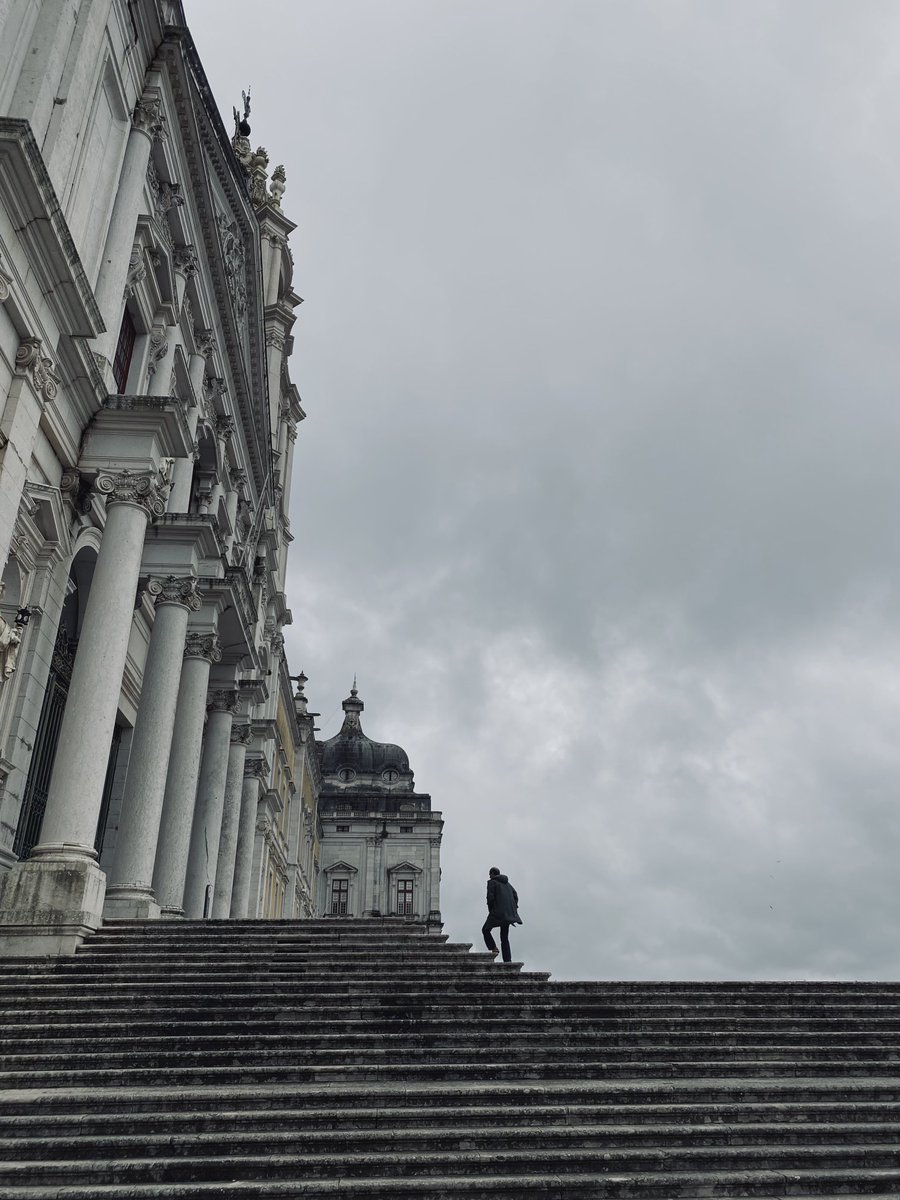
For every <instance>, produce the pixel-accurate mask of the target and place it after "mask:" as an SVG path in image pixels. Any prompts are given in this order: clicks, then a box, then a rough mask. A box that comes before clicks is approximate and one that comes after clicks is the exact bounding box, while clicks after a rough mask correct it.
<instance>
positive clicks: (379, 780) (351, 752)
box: [321, 680, 413, 791]
mask: <svg viewBox="0 0 900 1200" xmlns="http://www.w3.org/2000/svg"><path fill="white" fill-rule="evenodd" d="M342 707H343V709H344V723H343V725H342V726H341V729H340V732H339V733H337V734H335V736H334V737H332V738H328V740H327V741H326V742H323V743H322V750H321V766H322V774H323V775H324V776H325V777H326V779H328V780H329V782H332V781H334V782H337V783H338V784H344V785H350V786H352V785H353V784H356V785H360V784H363V785H365V786H366V788H367V789H370V788H371V787H373V786H378V787H389V788H390V789H391V790H392V791H396V790H398V789H404V788H405V789H406V790H411V789H412V784H413V776H412V772H411V771H410V769H409V758H408V756H407V754H406V751H405V750H404V749H403V748H402V747H400V746H395V745H394V744H393V743H392V742H373V741H372V739H371V738H368V737H366V735H365V734H364V733H363V730H362V725H361V724H360V720H359V714H360V713H361V712H362V711H363V709H364V708H365V705H364V704H363V702H362V700H360V699H359V696H358V693H357V690H356V681H355V680H354V683H353V687H352V688H351V689H350V695H349V696H348V697H347V699H346V700H345V701H344V702H343V705H342Z"/></svg>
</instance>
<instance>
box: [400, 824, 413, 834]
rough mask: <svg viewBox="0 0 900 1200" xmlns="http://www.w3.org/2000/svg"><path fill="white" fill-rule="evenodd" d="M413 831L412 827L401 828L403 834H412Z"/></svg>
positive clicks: (402, 826) (403, 826)
mask: <svg viewBox="0 0 900 1200" xmlns="http://www.w3.org/2000/svg"><path fill="white" fill-rule="evenodd" d="M412 831H413V827H412V825H401V826H400V832H401V833H412Z"/></svg>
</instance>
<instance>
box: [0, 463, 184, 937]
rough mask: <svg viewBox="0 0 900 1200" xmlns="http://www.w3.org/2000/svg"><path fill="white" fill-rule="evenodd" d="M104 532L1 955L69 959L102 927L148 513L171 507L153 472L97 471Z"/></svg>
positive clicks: (11, 886) (5, 904)
mask: <svg viewBox="0 0 900 1200" xmlns="http://www.w3.org/2000/svg"><path fill="white" fill-rule="evenodd" d="M95 486H96V488H97V490H98V491H99V492H100V493H101V494H103V495H105V496H106V497H107V513H106V526H105V528H104V530H103V538H102V540H101V543H100V553H99V554H98V556H97V565H96V567H95V569H94V577H93V580H92V583H91V590H90V595H89V597H88V604H87V610H86V612H85V616H84V623H83V625H82V630H81V638H80V640H79V644H78V653H77V655H76V657H75V665H74V668H73V671H72V681H71V685H70V689H69V703H68V704H67V705H66V711H65V715H64V717H63V722H62V728H61V730H60V736H59V743H58V746H57V751H56V759H55V762H54V766H53V774H52V777H51V780H50V789H49V796H48V799H47V809H46V813H45V816H44V823H43V827H42V829H41V841H40V844H39V845H38V846H36V847H35V848H34V850H33V851H32V855H31V858H29V859H28V860H27V861H26V862H23V863H20V864H18V865H17V867H15V868H13V869H12V870H11V871H9V872H8V873H7V877H6V879H5V880H4V881H3V885H2V890H0V954H2V953H10V954H19V955H21V954H29V953H30V954H38V953H48V954H53V953H57V954H58V953H67V952H71V951H73V950H74V949H75V947H76V946H77V945H78V943H79V942H80V940H81V939H82V938H83V937H84V935H85V934H86V933H87V932H89V931H90V930H92V929H96V927H97V926H98V925H99V924H100V915H101V912H102V909H103V899H104V893H105V890H106V876H105V875H104V874H103V872H102V871H101V870H100V867H99V865H98V863H97V854H96V851H95V850H94V839H95V837H96V833H97V820H98V818H99V814H100V804H101V801H102V797H103V784H104V781H105V777H106V764H107V760H108V758H109V748H110V745H111V743H112V734H113V727H114V725H115V720H116V711H117V709H118V704H119V689H120V687H121V683H122V674H123V672H124V669H125V658H126V655H127V653H128V638H129V635H130V633H131V622H132V618H133V613H134V597H135V592H136V590H137V583H138V576H139V574H140V568H141V556H142V553H143V547H144V534H145V532H146V528H147V518H148V516H149V515H151V514H153V515H161V514H162V513H163V512H164V511H165V503H164V501H163V499H162V497H161V495H160V491H159V476H158V474H156V473H153V472H150V471H143V472H131V471H121V472H119V473H117V474H105V473H101V474H99V475H98V476H97V480H96V485H95Z"/></svg>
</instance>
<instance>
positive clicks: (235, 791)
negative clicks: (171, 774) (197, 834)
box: [212, 725, 251, 920]
mask: <svg viewBox="0 0 900 1200" xmlns="http://www.w3.org/2000/svg"><path fill="white" fill-rule="evenodd" d="M250 737H251V733H250V726H249V725H233V726H232V729H231V748H230V749H229V751H228V774H227V776H226V778H225V803H224V806H223V809H222V831H221V833H220V834H219V857H218V861H217V863H216V886H215V891H214V893H213V907H212V915H213V917H214V919H216V920H227V918H228V917H229V916H230V915H231V896H232V890H233V885H234V868H235V856H236V853H237V843H238V837H239V835H240V824H241V800H242V796H243V790H244V761H245V759H246V757H247V746H248V745H249V744H250Z"/></svg>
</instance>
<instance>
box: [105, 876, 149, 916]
mask: <svg viewBox="0 0 900 1200" xmlns="http://www.w3.org/2000/svg"><path fill="white" fill-rule="evenodd" d="M161 913H162V908H161V907H160V905H159V903H158V902H157V899H156V897H155V896H154V894H153V889H152V888H149V887H146V888H142V887H128V886H127V885H125V884H115V883H112V884H110V885H109V887H108V888H107V889H106V902H105V903H104V905H103V919H104V921H158V920H159V918H160V915H161Z"/></svg>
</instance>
